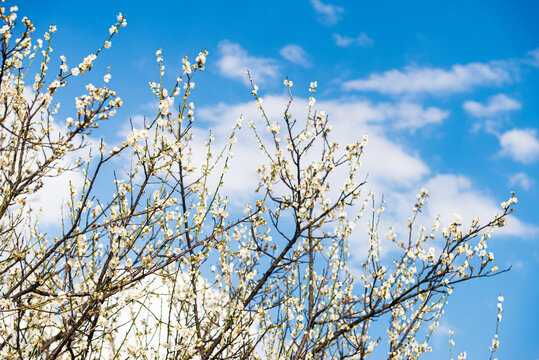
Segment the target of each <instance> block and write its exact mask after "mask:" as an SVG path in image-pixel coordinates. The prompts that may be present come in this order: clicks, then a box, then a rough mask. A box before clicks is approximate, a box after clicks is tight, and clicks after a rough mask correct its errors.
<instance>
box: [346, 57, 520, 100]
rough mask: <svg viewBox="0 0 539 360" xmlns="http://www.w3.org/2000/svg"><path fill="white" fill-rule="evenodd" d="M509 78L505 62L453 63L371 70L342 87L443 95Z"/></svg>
mask: <svg viewBox="0 0 539 360" xmlns="http://www.w3.org/2000/svg"><path fill="white" fill-rule="evenodd" d="M512 79H513V77H512V74H511V71H510V69H509V66H508V64H507V63H506V62H503V61H497V62H490V63H477V62H476V63H470V64H465V65H460V64H456V65H453V66H451V68H449V69H443V68H432V67H416V66H410V67H406V68H405V69H404V70H397V69H392V70H388V71H386V72H383V73H381V74H380V73H373V74H371V75H369V77H368V78H366V79H357V80H351V81H347V82H345V83H344V84H343V88H344V89H345V90H356V91H375V92H379V93H382V94H390V95H399V94H421V93H428V94H444V93H445V94H447V93H458V92H464V91H469V90H471V89H472V88H474V87H477V86H486V85H500V84H503V83H508V82H511V81H512Z"/></svg>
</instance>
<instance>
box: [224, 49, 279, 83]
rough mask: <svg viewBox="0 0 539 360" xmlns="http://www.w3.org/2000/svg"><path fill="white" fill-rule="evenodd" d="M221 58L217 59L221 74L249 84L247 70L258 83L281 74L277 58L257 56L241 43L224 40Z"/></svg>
mask: <svg viewBox="0 0 539 360" xmlns="http://www.w3.org/2000/svg"><path fill="white" fill-rule="evenodd" d="M219 52H220V54H221V57H220V59H219V60H218V61H217V68H218V71H219V74H221V75H222V76H224V77H227V78H230V79H234V80H239V81H242V82H243V83H244V84H246V85H249V79H248V77H247V75H246V74H245V72H246V71H247V70H249V71H250V72H251V75H252V76H253V78H255V79H256V81H257V83H265V82H267V81H268V80H270V79H273V78H275V77H277V76H278V75H279V65H278V63H277V61H276V60H275V59H272V58H266V57H255V56H252V55H249V53H248V52H247V51H246V50H245V49H243V48H242V47H241V46H240V45H239V44H236V43H233V42H230V41H227V40H224V41H221V42H220V43H219Z"/></svg>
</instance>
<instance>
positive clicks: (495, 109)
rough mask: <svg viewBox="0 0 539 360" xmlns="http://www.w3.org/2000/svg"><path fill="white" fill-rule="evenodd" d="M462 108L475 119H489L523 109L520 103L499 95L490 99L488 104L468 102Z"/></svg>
mask: <svg viewBox="0 0 539 360" xmlns="http://www.w3.org/2000/svg"><path fill="white" fill-rule="evenodd" d="M462 108H463V109H464V110H466V111H467V112H468V113H470V114H471V115H472V116H475V117H489V116H494V115H497V114H499V113H502V112H506V111H510V110H519V109H520V108H522V105H521V104H520V102H518V101H517V100H515V99H512V98H510V97H509V96H507V95H505V94H498V95H494V96H491V97H489V98H488V100H487V103H486V104H481V103H478V102H476V101H466V102H465V103H464V104H463V105H462Z"/></svg>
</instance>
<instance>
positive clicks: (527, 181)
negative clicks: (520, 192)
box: [509, 171, 534, 190]
mask: <svg viewBox="0 0 539 360" xmlns="http://www.w3.org/2000/svg"><path fill="white" fill-rule="evenodd" d="M533 184H534V181H533V179H532V178H531V177H530V176H528V174H526V173H525V172H523V171H521V172H519V173H516V174H514V175H512V176H510V177H509V185H510V186H519V187H521V188H522V189H524V190H529V189H530V188H531V187H532V186H533Z"/></svg>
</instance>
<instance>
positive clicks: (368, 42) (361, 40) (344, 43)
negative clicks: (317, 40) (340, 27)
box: [333, 32, 374, 47]
mask: <svg viewBox="0 0 539 360" xmlns="http://www.w3.org/2000/svg"><path fill="white" fill-rule="evenodd" d="M333 39H334V40H335V45H337V46H339V47H348V46H361V47H369V46H372V45H374V40H372V39H371V38H369V37H368V36H367V34H365V33H364V32H361V33H360V34H359V35H358V36H357V37H355V38H353V37H348V36H342V35H339V34H333Z"/></svg>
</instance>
